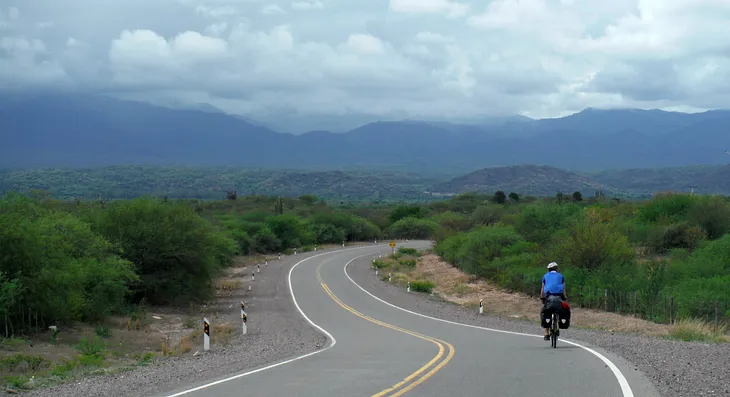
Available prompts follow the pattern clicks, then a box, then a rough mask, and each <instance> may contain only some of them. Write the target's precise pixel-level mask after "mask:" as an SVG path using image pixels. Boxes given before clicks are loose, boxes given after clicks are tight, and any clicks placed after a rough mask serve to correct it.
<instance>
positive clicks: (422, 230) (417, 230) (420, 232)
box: [388, 217, 438, 239]
mask: <svg viewBox="0 0 730 397" xmlns="http://www.w3.org/2000/svg"><path fill="white" fill-rule="evenodd" d="M437 228H438V223H436V222H434V221H432V220H430V219H417V218H411V217H408V218H403V219H401V220H399V221H398V222H395V223H394V224H392V225H391V226H390V229H389V230H388V233H389V235H390V237H394V238H409V239H427V238H429V237H431V236H432V235H433V233H434V232H435V231H436V229H437Z"/></svg>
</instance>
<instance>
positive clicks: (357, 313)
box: [317, 254, 455, 397]
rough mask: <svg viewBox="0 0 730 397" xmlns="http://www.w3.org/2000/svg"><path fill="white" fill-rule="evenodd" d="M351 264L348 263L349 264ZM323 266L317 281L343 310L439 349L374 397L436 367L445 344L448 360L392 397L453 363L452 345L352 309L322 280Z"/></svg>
mask: <svg viewBox="0 0 730 397" xmlns="http://www.w3.org/2000/svg"><path fill="white" fill-rule="evenodd" d="M365 256H367V254H366V255H361V256H358V257H356V258H354V259H353V260H355V259H360V258H363V257H365ZM350 262H352V261H350ZM350 262H348V264H349V263H350ZM322 265H324V262H322V263H320V264H319V266H317V280H318V281H319V282H320V284H322V288H323V289H324V290H325V292H326V293H327V295H329V296H330V298H332V300H334V301H335V303H337V304H338V305H340V306H341V307H342V308H343V309H345V310H347V311H348V312H350V313H352V314H354V315H356V316H357V317H360V318H362V319H363V320H367V321H370V322H371V323H374V324H378V325H380V326H383V327H385V328H389V329H392V330H395V331H399V332H402V333H404V334H407V335H411V336H414V337H416V338H419V339H423V340H425V341H429V342H431V343H433V344H435V345H436V346H437V347H438V348H439V352H438V354H437V355H436V356H435V357H434V358H433V359H431V361H429V362H428V363H426V365H424V366H422V367H421V368H419V369H418V370H416V371H415V372H413V373H412V374H410V375H408V376H407V377H406V378H405V379H403V380H402V381H400V382H398V383H396V384H395V385H393V386H391V387H389V388H387V389H385V390H383V391H381V392H379V393H377V394H374V395H373V396H372V397H382V396H385V395H386V394H388V393H390V392H393V391H395V390H398V389H399V388H401V387H403V386H404V385H406V384H408V382H411V381H412V380H413V379H415V378H416V377H417V376H419V375H420V374H421V373H423V372H424V371H426V370H427V369H429V368H431V367H432V366H434V364H436V362H438V361H439V360H440V359H441V357H443V355H444V350H445V349H444V344H445V345H446V346H448V348H449V354H448V355H447V356H446V358H445V359H444V360H442V361H441V362H440V363H439V364H438V365H436V366H435V367H433V368H432V369H431V370H430V371H429V372H428V373H426V374H425V375H423V376H421V377H420V378H418V379H417V380H415V381H414V382H412V383H410V384H408V386H405V387H403V388H402V389H400V390H398V391H397V392H396V393H394V394H391V395H390V397H398V396H400V395H402V394H404V393H406V392H408V391H409V390H412V389H413V388H414V387H416V386H418V385H419V384H421V383H423V382H425V381H426V380H427V379H428V378H430V377H431V376H433V374H435V373H436V372H438V371H439V370H440V369H441V368H443V367H444V366H445V365H446V364H448V362H449V361H451V359H452V358H453V357H454V354H455V349H454V346H453V345H452V344H451V343H448V342H444V341H442V340H440V339H437V338H434V337H431V336H427V335H423V334H420V333H418V332H414V331H410V330H407V329H404V328H401V327H397V326H395V325H392V324H388V323H386V322H383V321H380V320H376V319H374V318H372V317H369V316H366V315H364V314H362V313H360V312H358V311H357V310H355V309H353V308H352V307H350V306H348V305H347V304H345V303H344V302H342V301H341V300H340V299H339V298H338V297H337V296H336V295H335V294H334V293H332V291H331V290H330V289H329V287H327V284H325V282H324V280H323V279H322V276H321V274H320V271H321V269H322Z"/></svg>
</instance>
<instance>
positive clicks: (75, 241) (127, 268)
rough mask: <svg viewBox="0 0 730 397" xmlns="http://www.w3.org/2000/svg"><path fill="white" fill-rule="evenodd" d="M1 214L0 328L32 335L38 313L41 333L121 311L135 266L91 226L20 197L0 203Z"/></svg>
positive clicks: (2, 200)
mask: <svg viewBox="0 0 730 397" xmlns="http://www.w3.org/2000/svg"><path fill="white" fill-rule="evenodd" d="M0 214H1V216H0V252H2V255H0V310H1V311H2V316H0V324H2V327H1V328H0V329H3V330H5V329H7V328H6V326H7V327H8V328H11V329H13V330H14V331H15V332H23V331H25V330H29V329H31V328H33V327H34V326H35V321H34V319H35V315H36V314H37V316H38V319H39V321H38V324H39V325H40V326H41V327H43V328H45V327H47V326H48V325H57V324H62V323H66V322H70V321H75V320H89V321H95V320H99V319H101V318H103V317H104V316H106V315H108V314H111V313H112V312H114V311H115V310H118V309H120V308H121V307H122V305H123V304H124V298H125V297H126V295H127V293H128V292H129V288H128V284H129V283H130V282H133V281H134V280H136V276H135V274H134V272H133V267H132V264H131V263H130V262H128V261H126V260H123V259H121V258H120V257H119V255H117V254H116V253H115V250H114V249H113V247H112V245H111V244H110V243H109V242H108V241H107V240H105V239H104V238H103V237H102V236H100V235H98V234H96V233H94V231H92V230H91V227H90V226H89V225H88V224H87V223H84V222H83V221H81V220H80V219H78V218H76V217H74V216H73V215H71V214H65V213H62V212H59V211H54V210H52V209H49V208H46V207H44V206H42V205H41V204H40V203H38V202H36V201H33V200H31V199H30V198H28V197H23V196H17V195H9V196H6V197H4V198H2V199H0ZM29 309H32V311H33V312H34V313H33V314H34V315H33V318H30V317H29V313H28V310H29ZM6 320H7V322H6ZM31 320H33V321H31Z"/></svg>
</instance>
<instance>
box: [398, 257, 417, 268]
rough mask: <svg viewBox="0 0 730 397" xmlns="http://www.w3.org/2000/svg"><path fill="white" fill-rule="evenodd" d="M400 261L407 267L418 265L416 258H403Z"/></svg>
mask: <svg viewBox="0 0 730 397" xmlns="http://www.w3.org/2000/svg"><path fill="white" fill-rule="evenodd" d="M398 263H399V264H400V265H401V266H405V267H410V268H414V267H416V260H415V259H401V260H399V261H398Z"/></svg>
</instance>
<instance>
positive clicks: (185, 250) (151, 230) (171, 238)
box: [95, 198, 237, 304]
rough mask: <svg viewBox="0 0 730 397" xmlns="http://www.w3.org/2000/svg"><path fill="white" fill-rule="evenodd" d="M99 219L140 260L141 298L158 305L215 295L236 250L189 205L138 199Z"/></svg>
mask: <svg viewBox="0 0 730 397" xmlns="http://www.w3.org/2000/svg"><path fill="white" fill-rule="evenodd" d="M95 219H96V226H95V228H96V229H97V230H99V231H100V232H101V233H102V234H103V235H104V236H106V237H107V238H108V239H109V240H111V241H113V242H115V243H116V244H118V245H119V246H120V247H121V249H122V256H123V257H124V258H125V259H127V260H129V261H130V262H132V263H133V264H134V266H135V270H136V273H137V274H138V275H139V277H140V281H139V282H138V283H135V284H134V286H133V289H134V292H135V296H136V298H137V299H138V300H140V299H142V298H146V299H147V300H148V301H149V302H150V303H154V304H167V303H174V304H186V303H188V302H192V301H201V300H204V299H208V298H210V297H212V296H213V292H214V283H213V280H214V277H215V276H216V275H217V274H218V271H219V270H220V269H221V268H222V267H223V266H224V265H226V264H227V263H226V262H227V261H228V260H230V258H231V257H232V256H233V255H234V254H235V252H236V246H237V244H236V243H235V242H234V241H232V240H231V239H230V238H227V237H225V236H224V235H223V234H222V233H220V232H218V231H216V230H215V229H214V228H213V225H212V224H210V223H209V222H208V221H206V220H204V219H203V218H201V217H200V216H198V215H197V214H196V213H195V212H194V211H193V210H192V209H191V208H189V207H188V206H185V205H180V204H171V203H167V204H163V203H160V202H159V201H157V200H154V199H150V198H142V199H135V200H130V201H125V202H118V203H114V204H113V205H111V206H109V208H107V209H106V210H105V211H103V212H102V213H101V214H98V215H97V217H96V218H95ZM99 281H100V282H101V281H102V280H99Z"/></svg>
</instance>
